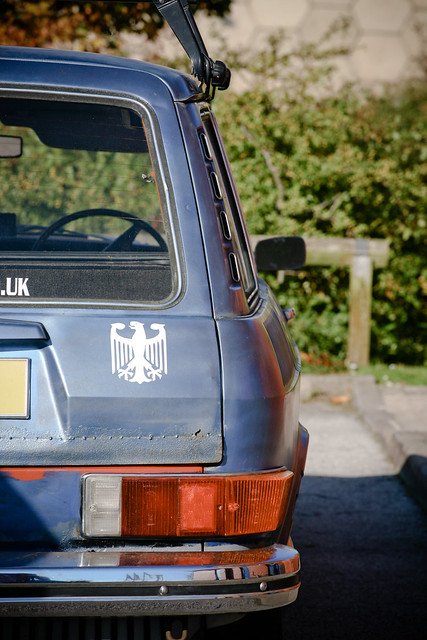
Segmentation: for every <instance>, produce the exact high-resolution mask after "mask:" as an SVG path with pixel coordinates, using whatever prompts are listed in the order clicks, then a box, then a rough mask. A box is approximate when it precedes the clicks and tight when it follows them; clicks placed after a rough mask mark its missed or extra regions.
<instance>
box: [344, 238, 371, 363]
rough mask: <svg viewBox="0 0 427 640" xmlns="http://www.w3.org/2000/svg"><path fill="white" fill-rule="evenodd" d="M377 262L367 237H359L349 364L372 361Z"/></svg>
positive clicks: (352, 290) (353, 267)
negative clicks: (375, 269) (361, 238)
mask: <svg viewBox="0 0 427 640" xmlns="http://www.w3.org/2000/svg"><path fill="white" fill-rule="evenodd" d="M372 275H373V266H372V260H371V257H370V255H369V245H368V241H367V240H357V245H356V251H355V253H354V256H353V262H352V265H351V267H350V309H349V311H350V317H349V324H348V339H347V366H349V367H350V368H353V367H355V368H359V367H366V366H367V365H368V364H369V349H370V341H371V306H372V304H371V300H372Z"/></svg>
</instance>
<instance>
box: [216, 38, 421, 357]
mask: <svg viewBox="0 0 427 640" xmlns="http://www.w3.org/2000/svg"><path fill="white" fill-rule="evenodd" d="M279 41H280V39H279V38H277V39H272V40H271V41H270V48H269V49H267V50H266V51H265V52H264V53H263V54H261V55H260V56H252V57H251V58H250V59H249V60H248V61H246V62H244V63H242V61H241V58H239V57H237V58H236V59H235V61H234V62H235V64H236V65H237V64H240V66H242V67H246V68H248V69H250V70H251V72H252V73H253V76H252V78H253V82H252V86H251V88H250V90H247V91H244V92H242V93H233V92H229V93H227V94H224V95H221V96H220V97H218V98H217V100H216V102H215V105H214V106H215V112H216V116H217V119H218V121H219V125H220V128H221V131H222V135H223V137H224V140H225V146H226V148H227V152H228V154H229V158H230V161H231V165H232V168H233V172H234V176H235V179H236V182H237V185H238V189H239V192H240V196H241V200H242V204H243V209H244V211H245V215H246V217H247V221H248V225H249V230H250V232H251V233H254V234H269V235H276V234H281V235H292V234H298V235H303V236H304V235H305V236H341V237H357V238H367V237H370V238H389V239H390V241H391V242H390V246H391V252H390V260H389V264H388V266H387V267H386V268H384V269H381V270H376V271H375V272H374V285H373V309H372V336H371V340H372V343H371V359H372V360H373V361H383V362H399V363H406V364H423V363H424V362H425V361H426V346H425V345H426V319H425V298H426V293H427V269H426V247H425V232H426V217H425V207H426V202H427V186H426V173H427V170H426V167H427V164H426V160H427V144H426V130H427V127H426V115H427V106H426V105H427V101H426V97H427V89H426V86H425V84H423V85H421V84H420V85H419V86H415V85H414V86H411V87H406V88H404V89H401V88H399V87H395V88H392V89H390V90H389V92H388V93H387V94H386V95H383V96H381V97H378V96H375V95H373V94H370V93H368V92H363V93H362V92H361V91H360V90H357V89H356V88H355V87H351V86H346V87H344V88H342V89H340V90H339V91H335V92H334V91H331V87H330V84H329V82H330V77H331V76H330V72H331V67H330V66H329V65H328V61H329V59H330V57H331V55H335V54H336V53H337V52H336V51H331V50H330V51H323V52H320V53H319V50H318V49H316V48H315V47H311V48H310V47H306V48H304V49H302V50H300V51H299V52H298V53H297V54H294V55H293V56H289V55H286V56H281V55H279V53H278V43H279ZM266 65H267V66H266ZM265 68H268V78H267V79H266V78H265V76H264V77H263V75H262V73H263V71H262V70H263V69H265ZM268 280H269V282H270V284H271V285H272V286H273V289H274V290H275V293H276V295H277V297H278V299H279V302H280V303H281V304H282V306H291V305H293V306H295V307H296V308H297V319H296V320H295V321H294V323H293V334H294V336H295V338H296V340H297V342H298V344H299V346H300V348H301V349H302V351H305V352H306V353H308V354H309V355H310V357H311V358H313V359H318V360H323V361H332V362H339V361H343V360H344V358H345V350H346V334H347V323H348V300H347V296H348V271H347V270H345V269H329V268H328V269H326V268H320V267H319V268H310V269H306V270H303V271H301V272H299V273H297V274H295V275H293V276H286V278H285V281H284V283H282V284H279V283H278V281H277V280H276V279H275V278H274V277H272V276H271V275H270V276H268ZM423 303H424V308H423Z"/></svg>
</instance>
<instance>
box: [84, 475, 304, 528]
mask: <svg viewBox="0 0 427 640" xmlns="http://www.w3.org/2000/svg"><path fill="white" fill-rule="evenodd" d="M292 477H293V474H292V472H290V471H287V470H280V471H277V472H271V473H270V472H267V473H258V474H247V475H229V476H207V475H205V476H202V474H197V475H193V476H191V475H179V476H177V475H170V476H159V475H150V476H148V475H113V474H111V475H104V474H90V475H87V476H84V478H83V533H84V535H86V536H90V537H104V536H123V537H139V538H168V537H187V538H189V537H197V536H210V537H211V536H213V537H224V536H238V535H247V534H254V533H263V532H267V531H275V530H276V529H277V528H278V527H279V526H280V525H281V523H282V520H283V518H284V515H285V511H286V505H287V500H288V496H289V492H290V488H291V484H292Z"/></svg>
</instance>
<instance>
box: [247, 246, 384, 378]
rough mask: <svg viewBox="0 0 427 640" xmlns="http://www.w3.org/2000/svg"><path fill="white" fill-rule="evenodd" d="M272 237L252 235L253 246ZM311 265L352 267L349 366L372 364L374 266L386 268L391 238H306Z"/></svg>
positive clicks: (309, 263)
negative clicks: (370, 361) (370, 352)
mask: <svg viewBox="0 0 427 640" xmlns="http://www.w3.org/2000/svg"><path fill="white" fill-rule="evenodd" d="M268 237H269V236H251V243H252V246H253V248H255V246H256V244H257V243H258V242H259V241H260V240H264V239H265V238H268ZM305 243H306V249H307V258H306V265H307V266H319V267H321V266H335V267H349V268H350V291H349V298H350V304H349V307H350V308H349V326H348V339H347V358H346V360H347V365H348V366H350V367H363V366H366V365H368V364H369V349H370V340H371V303H372V275H373V269H374V268H375V269H380V268H382V267H385V266H386V264H387V262H388V256H389V249H390V247H389V241H388V240H376V239H354V238H305Z"/></svg>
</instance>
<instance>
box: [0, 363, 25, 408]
mask: <svg viewBox="0 0 427 640" xmlns="http://www.w3.org/2000/svg"><path fill="white" fill-rule="evenodd" d="M29 382H30V361H29V360H26V359H23V358H3V359H1V358H0V418H28V417H29V409H30V403H29V398H30V385H29Z"/></svg>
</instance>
